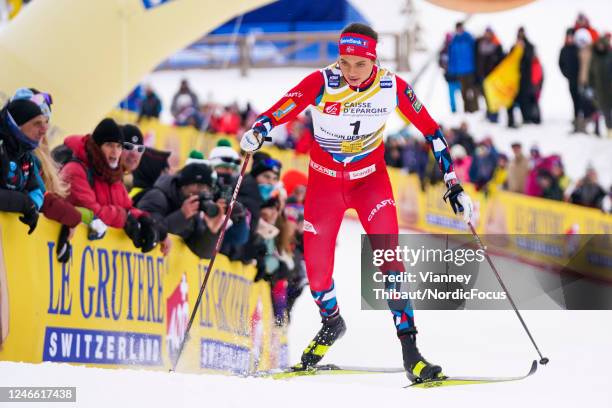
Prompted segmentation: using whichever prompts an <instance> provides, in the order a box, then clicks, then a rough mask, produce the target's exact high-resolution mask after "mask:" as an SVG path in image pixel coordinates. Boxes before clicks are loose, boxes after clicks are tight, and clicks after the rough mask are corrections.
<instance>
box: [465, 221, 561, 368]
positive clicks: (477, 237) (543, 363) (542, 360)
mask: <svg viewBox="0 0 612 408" xmlns="http://www.w3.org/2000/svg"><path fill="white" fill-rule="evenodd" d="M467 224H468V226H469V227H470V230H471V231H472V235H473V236H474V238H475V239H476V242H477V243H478V245H479V246H480V248H481V249H482V250H483V252H484V254H485V257H486V258H487V262H489V265H490V266H491V269H492V270H493V272H494V273H495V276H496V277H497V280H498V281H499V284H500V285H501V287H502V289H503V290H504V292H506V296H508V300H509V301H510V304H511V305H512V308H513V309H514V313H516V316H517V317H518V318H519V320H520V321H521V324H522V325H523V329H525V332H526V333H527V336H529V339H530V340H531V343H532V344H533V347H535V349H536V351H537V352H538V354H539V355H540V364H542V365H545V364H548V361H549V360H548V357H544V356H542V353H541V352H540V349H539V348H538V345H537V344H536V342H535V340H534V339H533V336H532V335H531V332H530V331H529V329H528V328H527V324H526V323H525V321H524V320H523V316H521V313H520V312H519V311H518V308H517V307H516V304H515V303H514V300H512V296H510V292H508V288H506V285H505V284H504V282H503V281H502V278H501V276H500V274H499V272H498V271H497V268H496V267H495V265H493V261H491V258H490V257H489V254H488V253H487V250H486V248H485V246H484V244H483V243H482V241H481V240H480V237H479V236H478V234H477V233H476V229H474V226H473V225H472V223H471V222H468V223H467Z"/></svg>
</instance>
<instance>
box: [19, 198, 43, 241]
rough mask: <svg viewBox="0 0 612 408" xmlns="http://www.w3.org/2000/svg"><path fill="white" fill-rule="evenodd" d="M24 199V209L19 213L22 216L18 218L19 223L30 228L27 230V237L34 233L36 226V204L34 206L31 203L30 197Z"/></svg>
mask: <svg viewBox="0 0 612 408" xmlns="http://www.w3.org/2000/svg"><path fill="white" fill-rule="evenodd" d="M26 197H27V199H26V202H25V205H24V208H23V210H22V211H21V212H22V213H23V215H22V216H21V217H19V221H21V222H23V223H24V224H25V225H28V226H29V227H30V229H29V230H28V235H29V234H31V233H33V232H34V230H35V229H36V225H37V224H38V210H37V209H36V204H34V201H32V199H31V198H30V197H28V196H26Z"/></svg>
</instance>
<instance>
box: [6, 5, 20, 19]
mask: <svg viewBox="0 0 612 408" xmlns="http://www.w3.org/2000/svg"><path fill="white" fill-rule="evenodd" d="M22 5H23V0H8V9H9V20H12V19H14V18H15V16H16V15H17V14H19V12H20V11H21V6H22Z"/></svg>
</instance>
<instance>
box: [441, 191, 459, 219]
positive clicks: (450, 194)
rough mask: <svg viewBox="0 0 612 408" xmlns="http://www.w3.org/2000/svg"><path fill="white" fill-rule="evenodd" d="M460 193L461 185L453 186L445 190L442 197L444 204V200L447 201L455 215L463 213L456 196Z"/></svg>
mask: <svg viewBox="0 0 612 408" xmlns="http://www.w3.org/2000/svg"><path fill="white" fill-rule="evenodd" d="M462 192H463V187H461V184H454V185H452V186H450V187H449V189H448V190H446V193H445V194H444V196H443V197H442V198H443V199H444V202H446V200H448V201H449V203H450V206H451V208H452V209H453V211H454V212H455V214H457V212H463V206H462V205H461V203H460V202H459V201H458V200H457V196H458V195H459V194H460V193H462Z"/></svg>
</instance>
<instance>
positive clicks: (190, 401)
mask: <svg viewBox="0 0 612 408" xmlns="http://www.w3.org/2000/svg"><path fill="white" fill-rule="evenodd" d="M361 232H362V229H361V226H360V225H359V223H358V222H357V221H355V220H349V219H347V220H345V222H344V224H343V226H342V228H341V231H340V237H341V238H340V239H339V240H338V248H337V252H336V269H335V271H336V272H335V274H334V275H335V281H336V287H337V291H338V300H339V304H340V308H341V310H342V314H343V315H344V316H345V319H346V322H347V325H348V331H347V334H346V336H345V337H344V338H342V339H341V340H340V341H339V342H338V343H337V344H336V345H335V346H334V347H333V348H332V349H331V351H330V352H329V354H328V356H327V357H326V358H325V360H324V361H328V362H335V363H344V364H350V365H372V366H387V367H397V366H400V365H401V351H400V346H399V342H398V340H397V338H396V337H395V330H394V327H393V323H392V321H391V317H390V313H389V312H387V311H362V310H360V292H359V290H360V283H359V282H360V278H359V268H360V265H359V257H355V256H354V254H355V253H356V252H358V251H359V245H360V234H361ZM521 267H524V266H521V265H512V264H511V263H510V264H508V268H503V270H506V271H507V270H519V269H520V268H521ZM501 268H502V267H501V265H500V269H501ZM513 268H515V269H513ZM502 273H503V272H502ZM510 289H512V288H510ZM523 316H524V318H525V320H526V322H527V324H528V325H529V327H530V329H531V331H532V333H533V335H534V337H535V339H536V341H537V342H538V345H539V346H540V348H541V350H542V351H543V352H544V354H545V355H546V356H548V357H549V358H550V363H549V364H548V365H547V366H545V367H542V366H540V367H539V370H538V372H537V373H536V375H534V376H533V377H530V378H528V379H526V380H524V381H520V382H514V383H505V384H488V385H473V386H465V387H454V388H453V387H450V388H444V389H434V390H419V389H415V390H405V389H403V388H401V387H402V386H403V385H406V383H407V380H406V378H405V377H404V376H403V374H377V375H364V376H361V375H359V376H355V375H350V376H318V377H301V378H295V379H293V380H290V381H279V380H271V379H252V378H249V379H244V378H238V377H228V376H221V375H188V374H176V373H175V374H169V373H165V372H148V371H138V370H104V369H97V368H85V367H78V366H70V365H60V364H52V363H45V364H39V365H31V364H18V363H7V362H2V363H0V386H26V385H27V386H76V387H78V390H77V404H76V406H78V407H87V408H98V407H99V408H108V407H109V406H117V407H167V408H179V407H185V408H193V407H198V406H199V407H202V406H205V407H209V406H210V407H240V408H246V407H265V408H270V407H281V406H288V407H292V408H293V407H294V408H298V407H312V406H313V405H324V406H330V407H344V406H349V407H372V406H397V405H398V404H400V405H403V406H408V405H410V406H420V404H426V405H427V406H431V407H439V406H454V407H468V406H470V407H489V406H495V407H500V408H517V407H532V406H539V405H542V404H546V405H547V406H554V407H559V408H565V407H567V408H574V407H576V406H585V405H588V406H596V407H608V406H611V404H612V390H611V389H610V382H611V381H612V377H611V376H610V370H609V367H610V366H611V365H612V353H610V344H612V326H611V325H610V324H608V323H609V322H610V319H611V318H612V312H610V311H597V312H595V311H523ZM292 320H293V322H294V323H293V324H292V326H291V328H290V333H289V342H290V348H291V361H297V359H298V358H299V355H300V351H301V349H302V348H303V347H304V346H306V344H307V343H308V342H309V340H310V339H311V338H312V336H313V334H314V333H315V332H316V331H317V330H318V327H319V324H320V323H319V319H318V312H317V310H316V307H315V306H314V303H313V301H312V299H311V298H310V296H309V295H308V293H305V294H304V295H303V296H302V297H301V298H300V299H299V300H298V302H297V304H296V306H295V309H294V315H293V319H292ZM416 322H417V325H418V327H419V331H420V334H419V344H420V349H421V351H422V352H423V354H424V355H425V356H426V357H427V358H428V359H430V360H431V361H434V362H439V363H440V364H442V365H443V368H444V372H445V373H447V374H449V375H452V374H463V375H473V376H478V375H481V376H482V375H494V376H495V375H499V376H501V375H520V374H523V373H524V372H526V370H527V369H528V368H529V364H530V362H531V360H532V359H535V358H537V354H536V353H535V352H534V351H533V349H532V347H531V344H530V343H529V340H528V338H527V337H526V335H525V333H524V332H523V330H522V328H521V326H520V324H519V322H518V320H517V319H516V316H515V315H514V313H513V312H512V311H510V310H506V311H417V312H416ZM19 406H20V407H27V406H32V407H37V406H40V405H35V404H30V405H28V404H25V403H24V404H21V405H19ZM53 406H54V407H58V408H59V407H63V406H65V407H74V406H75V404H54V405H53Z"/></svg>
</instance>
